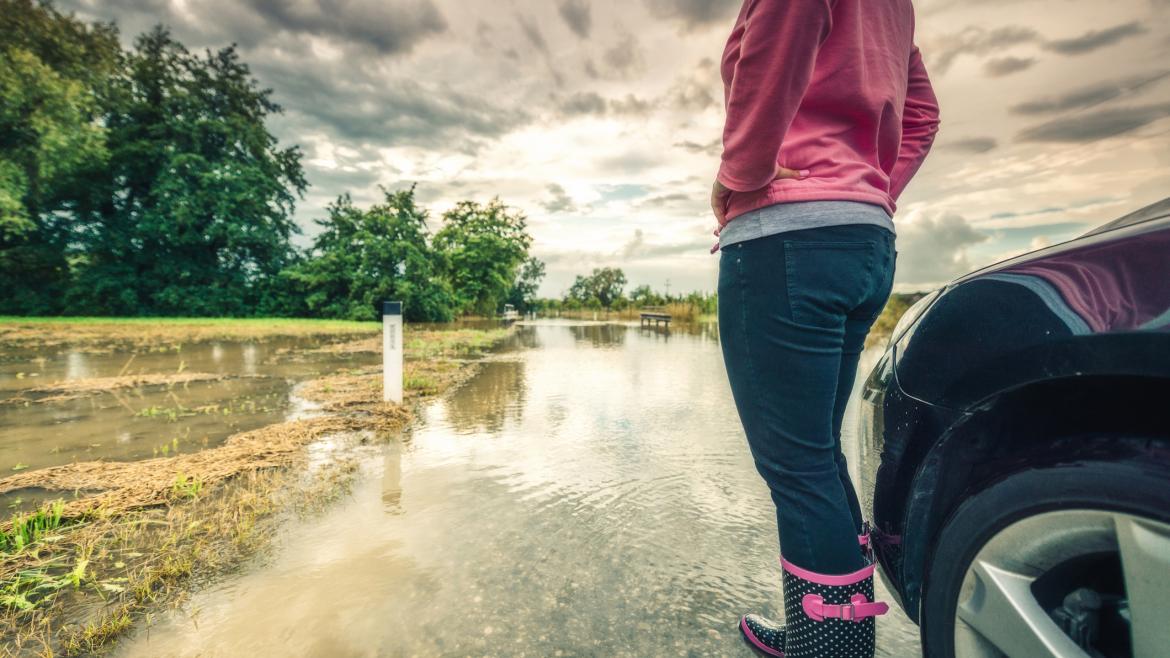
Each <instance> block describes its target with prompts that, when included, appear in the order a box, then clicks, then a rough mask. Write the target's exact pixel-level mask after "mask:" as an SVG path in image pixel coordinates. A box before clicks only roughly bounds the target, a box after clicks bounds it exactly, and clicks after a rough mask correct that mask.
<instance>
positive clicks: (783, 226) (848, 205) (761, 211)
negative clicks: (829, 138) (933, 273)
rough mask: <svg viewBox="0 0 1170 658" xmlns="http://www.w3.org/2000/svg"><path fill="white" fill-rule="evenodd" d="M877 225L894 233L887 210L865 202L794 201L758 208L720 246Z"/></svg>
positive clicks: (735, 223) (732, 226)
mask: <svg viewBox="0 0 1170 658" xmlns="http://www.w3.org/2000/svg"><path fill="white" fill-rule="evenodd" d="M842 224H874V225H877V226H881V227H883V228H885V229H887V230H888V231H890V232H891V233H894V232H895V231H894V221H893V220H892V219H891V218H890V216H889V214H887V213H886V209H885V208H883V207H881V206H879V205H877V204H873V203H865V202H862V201H790V202H785V203H776V204H773V205H770V206H764V207H763V208H756V209H755V210H750V211H748V212H745V213H744V214H742V215H740V216H738V217H736V218H735V219H732V220H731V221H730V222H728V223H727V225H726V226H724V227H723V230H722V231H720V233H719V246H720V247H726V246H727V245H730V244H735V243H737V242H744V241H745V240H755V239H756V238H762V237H764V236H768V235H775V234H777V233H784V232H786V231H799V230H802V229H806V228H817V227H820V226H840V225H842Z"/></svg>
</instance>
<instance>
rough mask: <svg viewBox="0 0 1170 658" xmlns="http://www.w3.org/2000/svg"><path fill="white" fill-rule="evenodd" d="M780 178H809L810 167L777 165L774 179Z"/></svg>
mask: <svg viewBox="0 0 1170 658" xmlns="http://www.w3.org/2000/svg"><path fill="white" fill-rule="evenodd" d="M779 178H808V169H789V168H788V167H780V166H777V167H776V175H775V176H773V177H772V180H776V179H779Z"/></svg>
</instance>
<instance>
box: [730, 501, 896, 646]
mask: <svg viewBox="0 0 1170 658" xmlns="http://www.w3.org/2000/svg"><path fill="white" fill-rule="evenodd" d="M857 543H858V545H859V546H860V547H861V555H862V556H863V557H864V558H865V561H866V562H873V548H872V546H871V545H870V531H869V524H868V523H866V524H865V528H864V531H863V532H862V533H861V534H859V535H857ZM739 631H740V633H742V634H743V638H744V640H746V641H747V643H748V644H749V645H750V646H751V648H752V649H755V650H756V653H759V654H762V655H765V656H783V655H784V624H778V623H776V622H774V621H772V620H771V619H768V618H767V617H764V616H762V615H756V614H748V615H744V616H743V617H742V618H741V619H740V620H739Z"/></svg>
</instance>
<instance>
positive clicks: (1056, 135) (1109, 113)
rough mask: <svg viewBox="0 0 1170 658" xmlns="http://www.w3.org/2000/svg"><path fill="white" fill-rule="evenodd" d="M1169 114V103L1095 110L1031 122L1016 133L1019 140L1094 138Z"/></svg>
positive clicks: (1112, 134)
mask: <svg viewBox="0 0 1170 658" xmlns="http://www.w3.org/2000/svg"><path fill="white" fill-rule="evenodd" d="M1167 116H1170V104H1168V103H1162V104H1156V105H1139V106H1133V107H1118V108H1110V109H1106V110H1098V111H1096V112H1093V113H1090V114H1080V115H1074V116H1070V117H1065V118H1061V119H1055V120H1053V121H1048V122H1046V123H1042V124H1039V125H1036V126H1032V127H1031V128H1028V129H1026V130H1024V131H1022V132H1021V133H1020V134H1019V135H1017V136H1016V140H1017V141H1021V142H1065V143H1068V142H1071V143H1084V142H1094V141H1097V140H1099V139H1105V138H1107V137H1115V136H1117V135H1122V134H1125V133H1127V132H1131V131H1134V130H1137V129H1138V128H1141V127H1142V126H1146V125H1149V124H1151V123H1153V122H1155V121H1157V120H1158V119H1161V118H1163V117H1167Z"/></svg>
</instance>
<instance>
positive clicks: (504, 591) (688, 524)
mask: <svg viewBox="0 0 1170 658" xmlns="http://www.w3.org/2000/svg"><path fill="white" fill-rule="evenodd" d="M514 340H515V343H516V344H517V345H519V346H521V349H517V350H514V351H510V352H505V353H502V354H499V355H496V356H495V357H494V358H492V359H490V360H488V361H487V362H486V363H484V364H483V365H482V368H481V370H480V372H479V374H478V375H477V376H476V377H474V378H473V379H471V380H470V381H469V382H468V383H467V384H466V385H465V386H463V387H462V388H460V389H458V390H457V391H455V392H453V393H452V394H451V395H450V396H448V397H446V398H444V399H441V400H438V401H436V402H435V403H433V404H431V405H429V406H428V407H427V408H426V409H425V411H424V413H423V416H422V418H420V420H419V422H417V423H416V425H415V426H414V428H413V429H412V430H411V431H409V432H408V433H407V434H406V435H404V436H402V437H391V438H390V439H389V440H388V441H387V442H386V443H385V444H384V445H383V446H381V447H376V448H372V449H371V452H370V454H369V455H368V456H367V457H365V458H364V459H363V463H362V471H363V477H362V478H361V479H360V480H359V482H358V484H357V485H356V487H355V489H354V492H353V494H352V496H351V497H350V498H349V499H347V500H345V501H343V502H341V503H339V504H337V505H334V506H333V507H332V508H331V509H330V510H329V511H328V512H327V513H326V514H324V515H322V516H320V517H317V518H313V519H309V520H306V521H303V522H296V523H293V524H291V525H289V526H287V527H285V528H284V529H283V530H282V534H281V536H280V538H279V539H278V544H277V545H278V548H277V550H276V552H275V553H274V555H273V557H272V558H271V559H270V560H269V561H268V562H267V563H265V564H263V565H258V566H257V567H256V568H254V569H252V570H251V571H249V572H247V573H244V574H242V575H239V576H235V577H232V578H228V579H226V580H224V581H222V582H220V583H218V584H216V585H213V586H211V587H209V588H207V589H205V590H203V591H201V592H198V593H196V594H195V595H194V596H193V597H192V598H191V599H190V601H189V603H188V604H187V605H185V606H184V607H183V608H181V609H179V610H176V611H169V612H165V613H162V614H160V615H159V616H157V617H156V618H155V623H154V624H153V625H152V626H151V627H150V628H142V629H141V630H140V631H138V633H137V634H136V635H135V636H134V637H132V638H130V639H128V640H127V641H125V642H124V643H123V644H122V646H120V648H119V649H118V650H117V651H116V655H118V656H123V657H127V656H135V657H137V656H151V657H163V656H176V657H178V656H183V657H187V656H192V657H193V656H238V655H256V656H276V655H292V654H295V655H301V656H447V655H450V656H455V655H460V656H462V655H507V656H557V655H563V656H583V655H590V656H591V655H604V656H657V655H692V656H714V655H719V656H745V657H746V656H750V655H752V654H751V653H750V652H749V650H748V649H747V648H746V647H745V646H744V645H743V644H742V642H741V640H740V638H739V635H738V633H737V630H736V622H737V619H738V615H739V614H740V613H741V612H743V611H745V610H760V611H764V612H775V611H776V610H777V608H778V606H780V605H781V603H780V596H779V593H780V590H779V582H780V569H779V565H778V563H777V562H778V561H777V557H776V553H777V547H776V543H775V516H774V514H773V512H772V509H771V501H770V499H769V497H768V494H767V489H766V488H765V486H764V484H763V483H762V481H761V480H760V478H759V476H758V475H757V474H756V472H755V469H754V467H753V465H752V462H751V458H750V456H749V455H748V452H747V448H746V445H745V443H744V440H743V437H742V433H741V430H740V427H739V425H738V421H737V418H736V412H735V408H734V405H733V403H732V401H731V395H730V391H729V389H728V386H727V380H726V376H725V374H724V371H723V366H722V360H721V356H720V352H719V345H718V332H717V329H716V328H715V327H714V326H704V327H700V328H699V329H697V330H695V331H693V332H685V331H680V330H678V329H676V330H675V331H674V332H673V333H671V334H665V333H659V332H655V331H652V330H640V329H638V328H637V326H636V325H635V326H626V325H615V324H571V323H568V322H543V323H536V324H532V325H528V326H524V327H522V328H520V330H519V331H518V333H517V335H516V337H515V339H514ZM874 356H876V355H874V354H872V353H868V354H867V355H866V358H867V359H870V360H871V361H872V358H873V357H874ZM864 369H865V368H864V364H863V369H862V370H863V371H864ZM850 413H852V411H850ZM845 425H846V428H851V427H852V424H851V423H850V422H849V421H848V420H847V422H846V424H845ZM843 441H844V442H845V444H846V446H847V450H849V452H850V454H849V455H848V456H849V457H850V458H851V463H852V464H854V465H857V464H859V463H861V460H860V456H859V455H858V454H857V453H858V452H859V451H858V450H857V445H856V441H855V440H854V437H853V436H852V435H851V434H850V433H849V430H848V429H847V430H846V436H844V437H843ZM873 466H874V465H868V467H873ZM863 467H866V465H863ZM879 587H880V585H879ZM882 622H883V623H882V624H879V647H880V649H879V655H885V656H906V655H914V654H917V653H918V652H919V649H918V644H917V628H916V627H915V626H913V625H912V624H911V623H910V622H909V621H908V620H907V619H905V617H904V616H903V615H902V614H901V612H900V611H898V610H896V609H895V610H893V611H891V614H890V615H888V616H887V617H885V618H883V620H882Z"/></svg>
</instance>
